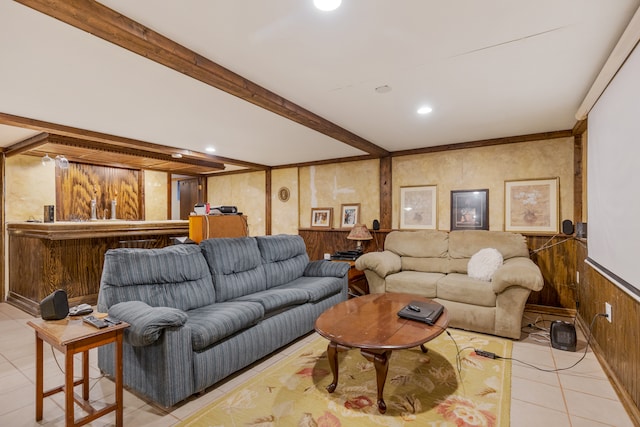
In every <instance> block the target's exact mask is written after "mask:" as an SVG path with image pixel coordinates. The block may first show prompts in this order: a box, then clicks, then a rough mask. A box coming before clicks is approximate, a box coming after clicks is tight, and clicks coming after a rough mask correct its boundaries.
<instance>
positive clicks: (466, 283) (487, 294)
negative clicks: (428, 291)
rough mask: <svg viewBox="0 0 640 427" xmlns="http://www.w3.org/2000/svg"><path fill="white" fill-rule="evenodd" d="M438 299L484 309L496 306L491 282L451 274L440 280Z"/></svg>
mask: <svg viewBox="0 0 640 427" xmlns="http://www.w3.org/2000/svg"><path fill="white" fill-rule="evenodd" d="M437 291H438V299H442V300H447V301H456V302H461V303H465V304H470V305H480V306H484V307H495V306H496V294H495V292H493V286H492V285H491V282H485V281H483V280H477V279H472V278H471V277H469V276H467V275H466V274H460V273H450V274H447V275H446V276H444V277H443V278H441V279H440V280H438V289H437Z"/></svg>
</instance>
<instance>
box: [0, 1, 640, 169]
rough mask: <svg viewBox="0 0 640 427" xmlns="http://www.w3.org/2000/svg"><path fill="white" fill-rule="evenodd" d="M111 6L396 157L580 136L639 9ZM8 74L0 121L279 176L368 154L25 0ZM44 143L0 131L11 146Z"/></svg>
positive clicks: (0, 77)
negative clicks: (595, 86) (582, 117)
mask: <svg viewBox="0 0 640 427" xmlns="http://www.w3.org/2000/svg"><path fill="white" fill-rule="evenodd" d="M101 3H103V4H104V5H106V6H108V7H110V8H112V9H114V10H116V11H118V12H120V13H122V14H123V15H126V16H127V17H129V18H131V19H133V20H135V21H138V22H139V23H141V24H143V25H145V26H147V27H149V28H151V29H152V30H154V31H156V32H158V33H160V34H162V35H164V36H166V37H168V38H170V39H172V40H174V41H176V42H178V43H180V44H182V45H183V46H185V47H187V48H189V49H191V50H193V51H196V52H197V53H199V54H201V55H203V56H205V57H206V58H208V59H210V60H212V61H214V62H216V63H218V64H220V65H222V66H224V67H226V68H228V69H230V70H231V71H234V72H236V73H238V74H240V75H241V76H243V77H245V78H247V79H249V80H251V81H253V82H254V83H257V84H258V85H260V86H263V87H264V88H266V89H268V90H270V91H272V92H275V93H276V94H278V95H280V96H282V97H284V98H286V99H288V100H289V101H292V102H294V103H296V104H298V105H300V106H302V107H304V108H306V109H308V110H310V111H311V112H313V113H315V114H318V115H319V116H321V117H324V118H325V119H328V120H329V121H331V122H333V123H335V124H337V125H339V126H341V127H343V128H345V129H347V130H348V131H351V132H353V133H355V134H356V135H358V136H360V137H362V138H364V139H366V140H368V141H370V142H372V143H373V144H376V145H378V146H380V147H382V148H384V149H386V150H388V151H398V150H406V149H413V148H422V147H429V146H436V145H443V144H451V143H459V142H467V141H474V140H481V139H489V138H499V137H507V136H516V135H524V134H532V133H538V132H550V131H556V130H566V129H571V128H572V127H573V126H574V124H575V122H576V119H575V113H576V110H577V109H578V106H579V105H580V103H581V102H582V100H583V98H584V97H585V95H586V93H587V91H588V90H589V87H590V86H591V84H592V83H593V80H594V79H595V77H596V75H597V74H598V72H599V71H600V69H601V67H602V65H603V64H604V62H605V60H606V59H607V57H608V55H609V53H610V52H611V50H612V49H613V47H614V45H615V43H616V42H617V40H618V38H619V37H620V35H621V34H622V32H623V31H624V28H625V27H626V25H627V23H628V22H629V20H630V19H631V17H632V16H633V14H634V12H635V11H636V9H638V7H639V6H640V0H616V1H603V0H539V1H535V2H532V1H523V0H483V1H477V0H457V1H448V2H443V1H441V0H439V1H436V0H403V1H402V2H397V1H391V0H343V4H342V6H341V7H340V8H339V9H338V10H336V11H334V12H320V11H318V10H316V9H315V8H314V7H313V5H312V0H270V1H256V0H234V1H222V0H183V1H180V2H176V1H173V0H136V1H127V0H102V1H101ZM0 61H1V65H0V113H6V114H12V115H16V116H21V117H27V118H31V119H37V120H42V121H46V122H52V123H56V124H60V125H65V126H72V127H77V128H82V129H87V130H91V131H96V132H103V133H108V134H113V135H116V136H122V137H128V138H133V139H138V140H142V141H147V142H153V143H156V144H162V145H167V146H172V147H179V148H185V149H190V150H194V151H199V152H204V148H205V147H206V146H207V145H213V146H215V148H216V149H217V151H216V153H215V154H216V155H219V156H223V157H227V158H232V159H239V160H243V161H248V162H253V163H259V164H263V165H268V166H277V165H283V164H291V163H300V162H308V161H315V160H325V159H333V158H340V157H348V156H357V155H363V154H366V153H364V152H363V151H361V150H359V149H355V148H353V147H350V146H348V145H346V144H344V143H342V142H340V141H337V140H335V139H333V138H330V137H328V136H325V135H323V134H320V133H318V132H316V131H314V130H310V129H308V128H305V127H303V126H302V125H299V124H297V123H294V122H292V121H290V120H288V119H285V118H282V117H280V116H278V115H275V114H273V113H271V112H268V111H266V110H263V109H261V108H259V107H257V106H255V105H253V104H250V103H248V102H245V101H243V100H240V99H239V98H236V97H233V96H231V95H228V94H226V93H224V92H222V91H220V90H218V89H215V88H212V87H210V86H207V85H205V84H204V83H201V82H199V81H196V80H194V79H192V78H190V77H187V76H185V75H183V74H180V73H178V72H176V71H173V70H171V69H169V68H166V67H164V66H162V65H159V64H157V63H155V62H152V61H150V60H147V59H145V58H143V57H141V56H138V55H136V54H134V53H131V52H129V51H126V50H124V49H122V48H120V47H117V46H115V45H113V44H110V43H108V42H106V41H104V40H102V39H99V38H97V37H94V36H92V35H90V34H88V33H85V32H83V31H81V30H79V29H76V28H73V27H71V26H69V25H67V24H64V23H62V22H60V21H57V20H55V19H53V18H50V17H48V16H46V15H44V14H41V13H39V12H37V11H35V10H32V9H30V8H28V7H26V6H23V5H21V4H18V3H15V2H8V1H3V2H0ZM382 85H388V86H390V87H391V88H392V90H391V92H389V93H386V94H379V93H377V92H376V91H375V90H374V89H375V88H376V87H378V86H382ZM422 104H429V105H430V106H432V107H433V113H431V114H430V115H427V116H418V115H417V114H416V113H415V111H416V109H417V108H418V107H419V106H420V105H422ZM33 134H34V132H33V131H26V130H24V129H15V128H12V127H10V126H2V125H0V146H3V147H7V146H9V145H11V144H13V143H15V142H18V141H20V140H22V139H26V138H28V137H30V136H32V135H33Z"/></svg>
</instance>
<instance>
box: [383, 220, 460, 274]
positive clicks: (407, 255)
mask: <svg viewBox="0 0 640 427" xmlns="http://www.w3.org/2000/svg"><path fill="white" fill-rule="evenodd" d="M448 247H449V234H448V233H447V232H446V231H438V230H420V231H392V232H391V233H389V235H388V236H387V238H386V239H385V242H384V248H385V249H386V250H389V251H391V252H393V253H395V254H396V255H399V256H400V257H401V259H402V261H401V262H402V269H403V270H413V271H428V272H437V273H448V272H449V260H448V258H447V252H448Z"/></svg>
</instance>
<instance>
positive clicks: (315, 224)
mask: <svg viewBox="0 0 640 427" xmlns="http://www.w3.org/2000/svg"><path fill="white" fill-rule="evenodd" d="M331 221H333V208H311V228H331V224H332V223H331Z"/></svg>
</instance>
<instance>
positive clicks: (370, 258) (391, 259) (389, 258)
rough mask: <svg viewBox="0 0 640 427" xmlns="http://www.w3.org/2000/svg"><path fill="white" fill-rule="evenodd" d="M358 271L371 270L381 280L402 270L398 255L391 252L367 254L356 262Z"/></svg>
mask: <svg viewBox="0 0 640 427" xmlns="http://www.w3.org/2000/svg"><path fill="white" fill-rule="evenodd" d="M356 268H357V269H358V270H363V271H364V270H372V271H374V272H375V273H376V274H377V275H378V276H380V277H381V278H383V279H384V278H385V277H387V276H388V275H389V274H392V273H398V272H399V271H400V270H401V269H402V262H401V259H400V257H399V256H398V255H396V254H394V253H393V252H391V251H383V252H368V253H366V254H364V255H362V256H361V257H359V258H358V259H357V260H356Z"/></svg>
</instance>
